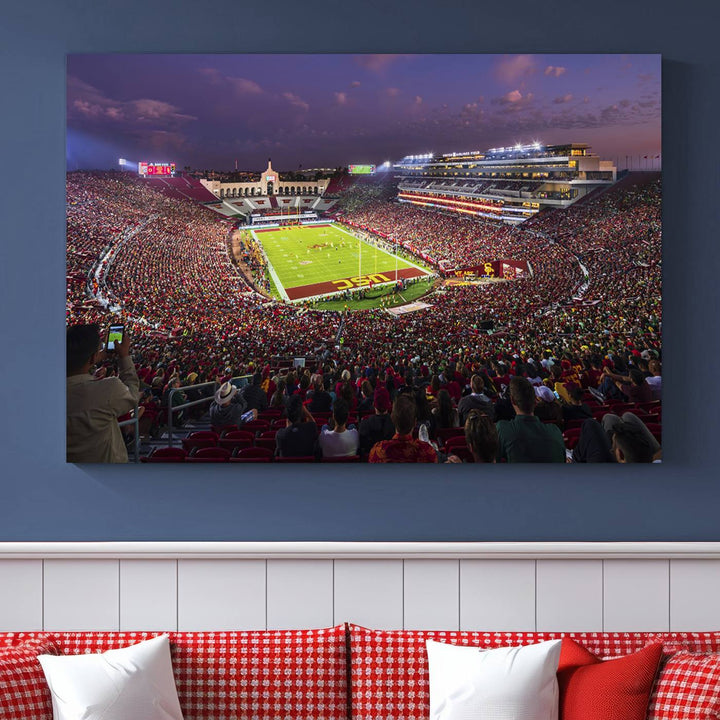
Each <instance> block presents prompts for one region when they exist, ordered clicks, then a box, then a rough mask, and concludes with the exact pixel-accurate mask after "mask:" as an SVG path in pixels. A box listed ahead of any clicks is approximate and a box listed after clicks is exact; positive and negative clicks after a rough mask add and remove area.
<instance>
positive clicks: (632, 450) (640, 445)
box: [612, 413, 660, 463]
mask: <svg viewBox="0 0 720 720" xmlns="http://www.w3.org/2000/svg"><path fill="white" fill-rule="evenodd" d="M627 414H632V413H626V415H627ZM612 451H613V454H614V455H615V459H616V460H617V461H618V462H619V463H651V462H653V461H654V460H655V459H657V458H658V456H659V452H660V448H659V445H658V442H657V441H656V440H655V438H654V437H653V436H652V434H650V432H649V431H648V430H647V428H646V427H644V426H643V425H642V423H640V424H638V423H636V422H633V421H626V420H625V416H624V415H623V419H622V420H620V422H617V423H615V424H614V425H613V434H612Z"/></svg>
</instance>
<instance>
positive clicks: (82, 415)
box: [66, 324, 140, 463]
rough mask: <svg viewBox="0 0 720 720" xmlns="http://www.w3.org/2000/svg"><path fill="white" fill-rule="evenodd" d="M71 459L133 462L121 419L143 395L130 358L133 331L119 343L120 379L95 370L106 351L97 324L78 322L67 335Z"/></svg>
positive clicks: (69, 453)
mask: <svg viewBox="0 0 720 720" xmlns="http://www.w3.org/2000/svg"><path fill="white" fill-rule="evenodd" d="M66 342H67V348H66V351H67V370H66V372H67V384H66V392H67V426H66V432H67V456H66V457H67V461H68V462H74V463H85V462H87V463H101V462H103V463H105V462H111V463H122V462H127V461H128V454H127V450H126V448H125V443H124V441H123V438H122V433H121V432H120V427H119V425H118V417H119V416H121V415H123V414H124V413H127V412H129V411H130V410H132V409H133V408H134V407H135V405H136V404H137V402H138V399H139V389H140V381H139V380H138V376H137V373H136V372H135V366H134V365H133V362H132V358H131V357H130V335H129V334H128V332H127V331H126V332H125V334H124V336H123V340H122V342H117V343H116V345H115V347H116V352H117V356H118V366H119V377H107V378H103V379H99V380H96V379H94V378H93V376H92V375H91V374H90V369H91V368H92V367H93V366H94V365H95V363H96V362H98V360H100V359H101V357H102V355H103V351H102V346H101V340H100V328H99V326H98V325H97V324H91V325H74V326H71V327H69V328H68V330H67V336H66Z"/></svg>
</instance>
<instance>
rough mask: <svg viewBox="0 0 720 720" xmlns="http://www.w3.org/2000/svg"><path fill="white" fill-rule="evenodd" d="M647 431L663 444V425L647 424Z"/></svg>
mask: <svg viewBox="0 0 720 720" xmlns="http://www.w3.org/2000/svg"><path fill="white" fill-rule="evenodd" d="M645 426H646V427H647V429H648V430H649V431H650V432H651V433H652V434H653V437H654V438H655V439H656V440H657V441H658V442H659V443H662V425H660V423H645Z"/></svg>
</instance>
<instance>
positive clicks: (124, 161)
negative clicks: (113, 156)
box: [118, 158, 127, 167]
mask: <svg viewBox="0 0 720 720" xmlns="http://www.w3.org/2000/svg"><path fill="white" fill-rule="evenodd" d="M118 165H120V166H121V167H122V166H123V165H127V160H126V159H125V158H120V159H119V160H118Z"/></svg>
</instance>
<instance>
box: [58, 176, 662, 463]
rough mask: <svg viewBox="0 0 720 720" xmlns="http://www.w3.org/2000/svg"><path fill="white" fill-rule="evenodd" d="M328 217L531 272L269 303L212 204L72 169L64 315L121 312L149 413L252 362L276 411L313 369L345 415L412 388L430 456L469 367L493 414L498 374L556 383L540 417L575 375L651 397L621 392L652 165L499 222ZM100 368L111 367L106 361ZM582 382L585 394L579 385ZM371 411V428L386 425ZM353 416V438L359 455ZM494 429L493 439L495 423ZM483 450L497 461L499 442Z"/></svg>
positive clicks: (413, 213)
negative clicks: (376, 306) (315, 301)
mask: <svg viewBox="0 0 720 720" xmlns="http://www.w3.org/2000/svg"><path fill="white" fill-rule="evenodd" d="M345 217H346V218H347V219H352V220H353V222H356V223H357V224H359V225H362V226H364V227H366V228H368V229H370V230H373V231H377V232H380V233H383V234H384V235H395V236H398V237H399V239H400V236H401V237H402V242H403V244H405V243H409V244H410V245H411V247H409V248H408V249H409V250H411V251H412V252H414V253H416V254H419V255H423V254H425V255H432V256H433V257H435V258H437V259H438V260H440V259H447V260H449V261H451V262H455V263H465V262H467V261H468V259H470V258H472V259H473V260H476V259H477V257H478V254H480V255H481V256H482V259H483V260H487V259H491V258H498V257H510V258H513V259H518V260H526V261H527V262H528V263H529V264H530V266H531V268H532V273H533V274H532V276H531V277H525V278H522V279H518V280H515V281H512V282H505V283H493V284H484V285H482V284H481V285H461V286H449V285H448V286H445V287H443V288H438V289H437V290H436V291H435V292H434V293H433V294H432V295H431V296H430V297H429V298H428V302H429V303H430V305H431V307H430V308H428V309H426V310H424V311H420V312H416V313H408V314H406V315H402V316H400V317H397V318H393V319H390V317H389V315H388V314H387V313H386V312H385V311H382V310H369V311H361V312H352V313H347V314H342V313H339V312H333V311H327V312H320V311H315V310H310V309H307V308H304V307H296V306H291V305H286V304H282V303H277V302H274V301H269V300H268V299H267V298H266V297H264V296H263V295H260V294H259V293H257V292H254V291H253V289H252V288H251V287H250V286H249V285H248V283H247V282H246V281H245V279H244V278H243V277H242V275H241V274H239V273H238V271H237V270H236V268H235V267H234V266H233V265H232V263H231V262H230V258H229V254H228V242H229V236H230V226H229V225H228V224H227V223H226V222H224V221H222V220H220V219H219V218H218V216H217V214H215V213H213V212H212V211H211V210H208V209H207V208H204V207H200V206H198V205H195V204H192V203H191V202H188V201H184V200H176V199H171V198H167V197H164V196H161V195H159V194H158V193H156V192H155V191H153V190H152V189H150V188H148V187H146V186H144V185H143V184H142V182H141V181H139V180H137V179H136V178H133V177H132V176H130V175H129V174H124V173H71V174H69V175H68V245H67V258H68V260H67V276H68V295H67V323H68V325H75V324H81V323H89V322H100V323H102V324H104V325H107V324H109V321H110V318H111V317H117V316H120V317H122V321H123V322H124V324H125V325H126V327H127V328H128V331H129V334H130V336H131V337H132V339H133V346H132V357H133V360H134V363H135V366H136V368H137V372H138V376H139V379H140V382H141V390H142V388H143V387H144V388H146V395H143V397H144V398H145V399H146V400H147V403H148V408H147V410H146V414H147V416H148V417H150V416H153V417H156V418H161V417H162V416H158V414H157V412H154V410H153V408H154V409H155V410H157V408H158V406H161V405H162V403H163V401H164V400H165V401H166V399H167V390H168V387H169V386H171V385H172V384H173V383H175V384H178V380H179V384H180V385H182V386H188V385H190V386H192V385H196V384H200V383H203V382H214V381H220V382H224V381H226V380H227V379H228V378H230V377H234V376H240V375H247V374H250V375H252V374H254V373H257V372H259V373H260V380H261V382H262V385H263V389H264V390H265V392H266V394H267V398H268V401H269V402H270V404H271V405H272V402H273V399H275V403H276V407H280V408H281V409H282V410H283V411H284V412H287V409H286V408H287V404H288V401H289V399H290V398H291V397H292V396H293V395H296V394H301V395H302V398H303V400H305V401H307V400H311V399H312V395H313V393H314V391H315V390H314V385H315V382H314V380H317V377H313V376H318V375H319V376H321V377H322V381H323V386H324V388H326V390H327V392H328V394H330V395H331V396H332V395H333V394H334V395H335V396H336V397H337V396H338V395H339V393H338V390H340V391H341V393H342V392H343V390H344V392H345V394H344V396H343V399H344V402H345V403H346V404H347V406H348V414H349V417H350V419H351V420H352V419H354V420H355V421H356V422H358V421H360V417H359V416H358V414H357V412H354V411H356V408H357V406H358V404H359V403H361V402H363V401H364V402H365V410H368V411H370V412H369V413H368V417H373V416H374V415H375V414H377V413H378V408H377V404H374V405H373V407H372V410H371V409H370V406H369V398H370V397H372V398H377V396H378V392H379V395H380V401H379V402H380V405H381V407H383V408H384V413H380V414H386V415H387V414H388V413H390V414H392V412H391V411H392V404H393V403H394V402H395V401H396V400H397V397H398V396H399V395H409V396H411V397H412V398H413V407H414V412H415V420H414V423H413V424H414V431H415V432H416V433H420V432H421V427H422V426H424V427H426V428H427V430H426V432H427V434H428V435H427V437H428V440H430V441H432V442H435V444H436V445H437V449H438V450H440V454H439V456H440V457H441V458H442V457H444V456H445V455H446V454H448V453H443V445H442V443H441V442H438V434H437V433H438V430H439V429H440V428H439V427H438V420H437V418H436V417H435V416H437V415H438V413H440V414H441V415H442V417H443V418H444V419H443V420H442V422H451V423H455V422H457V423H459V422H460V415H459V414H458V413H457V409H458V405H459V404H460V402H461V401H462V400H463V398H465V397H468V396H471V395H473V394H474V393H473V388H472V378H473V376H474V375H477V376H479V377H481V378H482V379H483V390H482V393H481V394H483V395H485V397H486V398H488V400H489V402H490V404H491V406H492V414H493V415H494V416H495V418H496V419H497V420H498V421H506V422H510V421H511V420H512V418H513V417H514V416H515V415H516V414H519V415H522V414H523V413H522V411H520V412H518V410H517V407H520V406H516V404H515V402H514V401H515V400H518V399H521V400H522V401H523V402H524V403H525V407H526V406H527V397H526V396H523V393H522V389H517V392H516V395H517V397H515V398H513V397H511V394H512V393H511V387H512V383H511V379H512V378H513V377H521V378H525V379H527V381H528V383H529V384H530V385H532V386H535V387H545V388H547V389H548V390H549V391H550V392H551V393H555V392H557V393H558V395H559V396H560V399H559V400H558V399H557V398H556V400H555V402H557V403H558V407H557V408H554V409H553V408H551V409H550V411H548V410H547V408H546V407H545V406H544V405H542V404H541V402H546V400H543V399H542V398H540V396H538V400H537V403H538V408H542V409H543V410H542V411H540V412H539V414H540V415H543V414H545V415H546V417H545V418H544V419H545V420H548V421H549V422H547V423H544V424H553V423H555V424H556V425H558V426H559V428H560V429H561V430H567V429H569V428H568V427H567V425H568V419H567V418H566V414H567V413H568V412H569V411H568V408H570V407H572V406H573V402H576V401H577V400H578V398H576V397H574V394H576V393H575V391H576V390H578V389H579V390H580V391H583V390H584V395H583V396H582V397H580V398H579V399H580V400H582V402H581V403H580V404H581V405H582V404H583V403H585V402H597V403H602V407H609V405H605V403H610V402H616V403H622V402H624V401H627V402H626V403H625V404H627V403H629V402H630V401H631V399H632V401H633V402H635V403H636V405H637V404H638V403H640V402H641V401H640V400H637V398H640V397H643V398H646V397H651V396H649V395H647V391H645V390H643V391H642V392H643V394H642V395H640V394H638V391H635V390H634V387H635V386H636V385H637V383H636V380H637V377H635V378H634V379H633V375H636V372H635V371H637V372H640V373H641V374H642V378H659V377H660V373H659V363H660V360H661V335H660V331H661V322H662V314H661V298H660V279H661V264H660V263H661V261H660V242H661V235H660V184H659V181H657V182H653V183H635V184H633V183H624V184H623V183H620V184H619V185H618V186H617V187H616V188H614V189H612V190H610V191H608V192H606V193H604V194H602V195H599V196H597V197H595V198H591V199H590V200H588V201H587V202H585V203H583V204H577V205H574V206H571V207H570V208H569V209H567V210H565V211H552V212H545V213H541V214H540V215H539V216H538V217H536V218H534V219H532V220H530V221H528V222H526V223H524V224H523V226H521V227H516V228H509V227H504V226H502V227H498V226H495V225H490V224H488V223H484V222H483V223H480V222H477V221H473V220H470V219H468V218H465V217H460V218H457V217H453V216H450V215H445V214H439V213H434V212H428V211H426V210H421V209H419V208H416V207H412V206H408V205H399V204H396V203H388V202H381V201H379V200H377V199H376V198H371V199H370V200H368V202H367V203H366V204H365V206H364V207H363V206H361V204H359V205H358V207H357V208H356V209H354V210H351V211H347V212H346V216H345ZM407 247H408V246H407V245H406V248H407ZM98 266H100V268H99V270H100V271H98ZM109 309H112V310H115V314H114V315H112V314H111V313H110V312H109ZM482 320H491V321H493V323H494V327H495V330H494V331H493V332H491V333H487V332H485V331H484V330H482V329H481V327H480V322H481V321H482ZM298 356H304V357H308V358H312V359H311V360H309V362H311V363H312V367H309V368H308V372H306V373H301V377H297V376H295V377H293V373H292V372H287V371H281V372H279V371H278V366H279V362H278V358H281V357H286V358H291V357H298ZM651 362H655V363H656V364H657V365H656V367H655V372H653V370H651V369H650V365H649V364H650V363H651ZM604 368H607V370H604ZM631 371H633V372H631ZM105 372H106V373H109V374H112V373H113V368H112V364H111V363H110V364H108V366H107V368H106V369H105ZM608 373H611V374H612V375H613V376H614V377H612V378H610V377H609V375H608ZM345 374H347V377H344V375H345ZM303 378H304V381H303ZM301 381H303V382H304V383H305V387H303V382H301ZM645 382H646V383H647V380H645ZM364 383H367V386H366V387H365V388H364V389H363V384H364ZM338 384H340V387H339V388H338ZM517 384H518V383H517V382H516V383H515V385H517ZM642 384H643V383H642V382H640V383H639V385H640V386H642ZM648 384H649V383H648ZM657 384H659V383H654V384H653V387H655V385H657ZM281 387H282V388H284V389H283V390H282V392H281V393H280V395H279V397H278V393H277V390H278V388H281ZM403 388H405V390H403ZM591 389H592V391H594V392H595V393H597V397H595V396H593V397H590V395H589V393H590V391H591ZM323 392H324V391H323ZM385 392H387V396H388V397H387V398H385V395H384V393H385ZM443 393H445V394H446V395H447V396H448V397H445V394H443ZM523 397H524V399H523ZM652 397H653V398H655V395H652ZM333 402H335V398H333ZM403 402H404V401H403ZM448 403H449V405H448ZM448 407H449V408H450V411H448ZM558 409H559V412H557V410H558ZM633 409H637V410H638V411H640V410H641V408H639V407H633ZM341 410H342V408H341ZM401 410H402V413H400V415H401V417H400V420H399V421H400V422H401V424H402V423H404V424H405V425H407V422H408V416H409V412H410V411H409V409H408V408H407V407H405V408H404V409H403V408H401ZM433 411H434V412H433ZM398 412H399V411H398ZM403 413H404V414H403ZM534 414H535V415H537V414H538V411H535V413H534ZM569 414H570V415H572V412H570V413H569ZM465 415H467V414H465ZM448 418H455V419H454V420H448ZM466 419H469V418H466ZM573 419H575V420H577V419H578V418H573ZM338 420H339V421H340V420H343V416H342V412H340V417H339V419H338ZM344 420H345V421H346V422H347V420H348V418H347V417H345V418H344ZM159 421H160V420H159V419H158V422H159ZM483 422H484V421H483ZM392 423H393V427H394V426H395V421H394V420H393V421H392ZM291 424H292V423H291ZM382 425H383V432H384V434H387V433H388V432H389V430H390V423H389V422H388V421H387V420H385V421H383V423H382ZM405 425H403V427H405ZM361 426H362V422H360V428H359V430H360V432H359V445H360V447H361V450H362V451H363V452H364V454H366V455H369V454H370V452H369V451H370V450H371V449H372V448H368V447H367V442H365V445H363V432H362V427H361ZM473 426H474V427H475V428H476V430H477V429H478V428H481V430H482V432H484V433H485V435H488V433H489V431H488V428H487V427H485V426H484V425H482V423H481V422H478V421H477V420H473ZM478 432H479V431H478ZM500 435H501V438H500V440H501V442H500V446H499V447H501V448H502V447H505V446H506V443H505V440H503V437H505V439H506V438H507V432H504V433H503V432H501V433H500ZM421 437H422V436H421ZM556 439H557V438H555V440H556ZM386 440H389V438H385V437H383V441H386ZM418 442H421V440H419V441H418ZM504 443H505V444H504ZM476 444H477V442H476ZM468 447H469V448H472V447H473V445H472V443H471V442H470V438H468ZM395 450H397V451H398V453H400V450H398V448H397V447H396V448H395ZM395 450H393V449H392V448H390V450H388V449H387V448H385V449H384V450H383V453H380V455H378V453H375V455H374V456H373V457H375V458H376V459H377V458H378V457H380V458H386V457H388V456H390V457H392V455H393V452H395ZM402 452H405V450H404V449H403V450H402ZM499 452H500V451H499ZM400 454H402V453H400ZM481 455H482V453H480V454H479V455H477V456H478V457H481ZM429 456H430V453H425V455H424V457H429ZM437 456H438V453H437V451H435V457H437ZM473 456H475V453H473ZM499 457H503V458H504V459H507V460H511V458H510V456H509V455H507V453H506V454H505V455H504V456H503V455H500V456H499ZM613 457H614V456H613ZM371 459H372V458H371ZM576 459H577V458H576Z"/></svg>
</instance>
